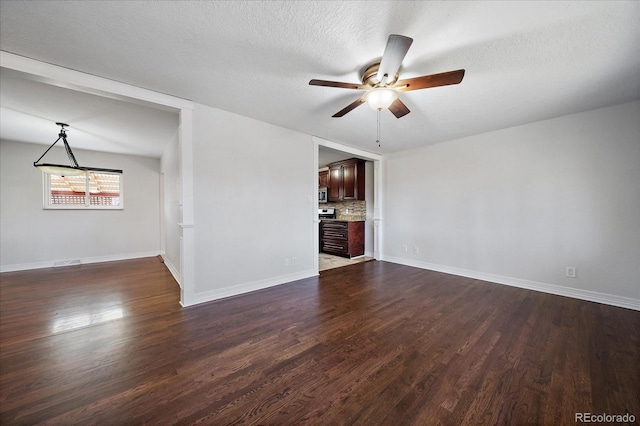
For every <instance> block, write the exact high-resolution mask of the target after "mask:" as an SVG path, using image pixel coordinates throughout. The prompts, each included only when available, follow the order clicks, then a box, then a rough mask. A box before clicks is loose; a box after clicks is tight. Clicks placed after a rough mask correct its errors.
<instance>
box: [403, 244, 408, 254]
mask: <svg viewBox="0 0 640 426" xmlns="http://www.w3.org/2000/svg"><path fill="white" fill-rule="evenodd" d="M402 251H403V252H405V253H406V252H408V251H409V248H408V247H407V245H406V244H405V245H403V246H402Z"/></svg>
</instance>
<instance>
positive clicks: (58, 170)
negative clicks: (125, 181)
mask: <svg viewBox="0 0 640 426" xmlns="http://www.w3.org/2000/svg"><path fill="white" fill-rule="evenodd" d="M56 125H58V126H60V133H58V139H56V141H55V142H54V143H52V144H51V146H49V148H47V150H46V151H45V152H44V154H42V155H41V156H40V158H38V159H37V160H36V161H34V162H33V165H34V167H36V168H37V169H38V170H40V171H42V172H44V173H49V174H52V175H58V176H80V175H84V174H85V173H86V172H88V171H93V172H104V173H118V174H122V170H117V169H103V168H99V167H85V166H79V165H78V161H77V160H76V157H75V155H73V151H71V147H70V146H69V143H68V142H67V133H66V131H65V127H69V125H68V124H65V123H56ZM60 139H62V143H63V144H64V149H65V151H66V153H67V157H68V158H69V165H68V166H66V165H64V164H49V163H39V164H38V162H39V161H40V160H42V158H43V157H44V156H45V155H47V153H48V152H49V151H50V150H51V148H53V146H54V145H55V144H57V143H58V141H59V140H60Z"/></svg>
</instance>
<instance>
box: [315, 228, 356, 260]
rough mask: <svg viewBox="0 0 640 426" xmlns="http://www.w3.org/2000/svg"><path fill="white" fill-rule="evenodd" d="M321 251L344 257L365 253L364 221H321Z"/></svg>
mask: <svg viewBox="0 0 640 426" xmlns="http://www.w3.org/2000/svg"><path fill="white" fill-rule="evenodd" d="M320 251H322V252H323V253H330V254H335V255H338V256H343V257H355V256H362V255H364V221H343V220H323V221H322V222H320Z"/></svg>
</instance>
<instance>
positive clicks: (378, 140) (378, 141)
mask: <svg viewBox="0 0 640 426" xmlns="http://www.w3.org/2000/svg"><path fill="white" fill-rule="evenodd" d="M376 143H377V144H378V148H380V110H378V139H377V140H376Z"/></svg>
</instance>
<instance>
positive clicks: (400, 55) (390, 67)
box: [378, 34, 413, 82]
mask: <svg viewBox="0 0 640 426" xmlns="http://www.w3.org/2000/svg"><path fill="white" fill-rule="evenodd" d="M411 43H413V39H412V38H409V37H405V36H401V35H397V34H391V35H390V36H389V39H388V40H387V47H385V49H384V54H383V55H382V59H381V60H380V67H379V68H378V81H379V82H382V81H383V78H384V77H385V76H386V77H387V78H386V80H385V82H386V81H389V80H392V79H393V78H394V77H395V75H396V73H397V72H398V70H399V69H400V65H402V60H403V59H404V57H405V56H406V54H407V52H408V51H409V47H410V46H411Z"/></svg>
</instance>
